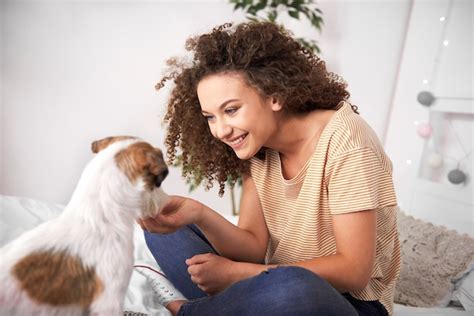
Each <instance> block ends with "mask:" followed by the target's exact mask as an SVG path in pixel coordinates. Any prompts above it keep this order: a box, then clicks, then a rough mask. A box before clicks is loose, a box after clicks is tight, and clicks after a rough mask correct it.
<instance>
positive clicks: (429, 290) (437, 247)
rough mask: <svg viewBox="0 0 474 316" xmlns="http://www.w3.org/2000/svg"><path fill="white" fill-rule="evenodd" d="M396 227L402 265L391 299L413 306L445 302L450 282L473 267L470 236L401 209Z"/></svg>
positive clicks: (450, 285) (471, 239) (452, 282)
mask: <svg viewBox="0 0 474 316" xmlns="http://www.w3.org/2000/svg"><path fill="white" fill-rule="evenodd" d="M398 230H399V233H400V245H401V252H402V266H401V271H400V277H399V280H398V282H397V285H396V288H395V302H396V303H399V304H405V305H410V306H417V307H435V306H437V307H444V306H447V305H448V303H449V301H450V300H451V296H452V293H453V290H454V283H455V282H456V281H457V280H459V279H460V278H461V277H463V276H464V275H465V274H466V273H467V272H469V270H470V269H471V268H472V267H473V264H474V239H473V238H471V237H470V236H468V235H467V234H463V235H460V234H458V233H457V232H455V231H454V230H448V229H446V228H445V227H442V226H435V225H433V224H431V223H427V222H424V221H421V220H418V219H415V218H413V217H412V216H408V215H406V214H405V213H403V212H401V211H399V213H398ZM473 273H474V272H473Z"/></svg>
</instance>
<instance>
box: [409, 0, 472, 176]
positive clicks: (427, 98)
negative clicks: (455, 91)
mask: <svg viewBox="0 0 474 316" xmlns="http://www.w3.org/2000/svg"><path fill="white" fill-rule="evenodd" d="M452 5H453V0H450V1H449V4H448V8H447V14H446V15H445V16H441V17H440V18H439V21H440V22H443V29H442V32H441V37H440V45H439V46H438V50H437V53H436V56H435V59H434V65H433V69H432V72H431V76H430V77H429V78H425V79H423V81H422V82H423V84H424V85H427V86H428V88H433V87H434V83H435V79H436V78H437V76H436V74H437V72H438V68H439V63H440V59H441V54H442V52H443V46H444V47H446V46H448V45H449V40H448V39H446V38H445V35H446V29H447V25H448V22H449V17H450V15H451V10H452ZM445 22H446V23H445ZM439 99H447V100H473V98H464V97H449V96H435V95H434V94H433V93H432V92H430V91H429V90H427V91H421V92H419V93H418V95H417V100H418V102H419V103H420V104H421V105H423V106H425V107H427V108H428V111H429V117H430V119H429V122H427V123H420V122H418V121H415V122H414V125H415V126H416V130H417V133H418V135H419V136H420V137H422V138H424V139H426V140H428V139H429V138H430V137H431V135H432V133H433V126H432V125H431V123H430V121H431V116H432V115H431V114H432V113H431V110H432V109H431V106H432V105H433V104H435V102H436V101H437V100H439ZM447 120H448V122H449V127H450V130H451V132H452V134H453V135H454V137H455V138H456V141H457V143H458V144H459V145H460V147H461V149H462V151H463V153H464V156H463V157H462V158H461V159H456V158H453V157H451V156H447V155H443V154H441V153H440V152H433V153H431V154H430V156H428V158H427V160H426V162H427V163H428V166H429V167H430V168H432V169H439V168H441V167H442V166H443V165H444V161H445V160H446V159H449V160H453V161H455V162H456V168H455V169H453V170H450V171H449V172H448V175H447V178H448V180H449V182H451V183H453V184H462V183H464V182H465V181H466V179H467V175H466V173H465V172H464V171H462V170H461V167H462V166H461V163H462V162H463V161H464V160H465V159H467V158H468V157H469V156H470V155H471V154H472V151H473V150H472V149H471V151H470V152H467V151H466V149H465V148H464V146H463V145H462V142H461V140H460V138H459V137H458V135H457V133H456V131H455V130H454V127H453V125H452V123H451V120H450V119H449V118H448V119H447ZM406 162H407V164H408V165H411V163H412V162H411V160H407V161H406Z"/></svg>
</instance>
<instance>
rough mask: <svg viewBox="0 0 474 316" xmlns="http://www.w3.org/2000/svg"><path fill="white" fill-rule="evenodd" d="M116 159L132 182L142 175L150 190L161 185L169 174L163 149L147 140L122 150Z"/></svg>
mask: <svg viewBox="0 0 474 316" xmlns="http://www.w3.org/2000/svg"><path fill="white" fill-rule="evenodd" d="M115 160H116V162H117V166H118V167H119V169H120V170H122V171H123V172H124V173H125V175H126V176H127V177H128V179H129V180H130V181H131V182H132V183H133V182H135V181H136V180H137V179H138V178H139V177H141V178H142V179H143V181H144V182H145V185H146V187H147V189H148V190H153V189H154V188H155V187H157V186H158V187H159V186H160V185H161V182H162V181H163V180H164V179H165V178H166V176H167V175H168V167H167V166H166V163H165V161H164V159H163V154H162V152H161V150H159V149H157V148H153V147H152V146H151V145H150V144H148V143H145V142H138V143H134V144H132V145H130V146H129V147H127V148H125V149H123V150H121V151H120V152H118V153H117V154H116V155H115Z"/></svg>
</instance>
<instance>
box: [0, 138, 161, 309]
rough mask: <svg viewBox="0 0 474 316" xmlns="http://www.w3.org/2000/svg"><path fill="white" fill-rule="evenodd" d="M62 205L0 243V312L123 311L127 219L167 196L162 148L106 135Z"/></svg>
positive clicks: (129, 265)
mask: <svg viewBox="0 0 474 316" xmlns="http://www.w3.org/2000/svg"><path fill="white" fill-rule="evenodd" d="M92 151H93V152H95V153H98V154H97V155H96V156H95V157H94V158H93V159H92V160H91V161H90V162H89V164H88V165H87V166H86V168H85V169H84V171H83V173H82V176H81V179H80V181H79V183H78V185H77V187H76V189H75V191H74V193H73V195H72V198H71V201H70V202H69V203H68V205H67V206H66V208H65V210H64V212H63V213H62V214H61V215H60V216H59V217H58V218H55V219H53V220H51V221H48V222H45V223H43V224H41V225H39V226H38V227H36V228H35V229H33V230H31V231H28V232H26V233H24V234H23V235H21V236H20V237H19V238H17V239H15V240H13V241H12V242H10V243H8V244H7V245H5V246H4V247H3V248H1V249H0V259H1V260H0V261H1V263H0V315H48V316H51V315H61V316H62V315H104V316H112V315H122V314H123V301H124V297H125V293H126V289H127V287H128V284H129V281H130V277H131V274H132V269H133V226H134V222H135V220H136V219H137V218H143V217H146V216H152V215H154V214H155V213H156V212H157V211H158V210H159V209H160V207H161V205H162V203H163V202H164V200H165V199H166V197H167V195H166V194H165V193H164V192H163V191H162V190H161V188H160V184H161V182H162V181H163V180H164V178H165V177H166V175H167V174H168V169H167V167H166V165H165V162H164V160H163V155H162V153H161V151H160V150H159V149H157V148H154V147H152V146H151V145H149V144H148V143H145V142H143V141H141V140H140V139H138V138H135V137H129V136H119V137H108V138H105V139H102V140H99V141H96V142H94V143H93V144H92Z"/></svg>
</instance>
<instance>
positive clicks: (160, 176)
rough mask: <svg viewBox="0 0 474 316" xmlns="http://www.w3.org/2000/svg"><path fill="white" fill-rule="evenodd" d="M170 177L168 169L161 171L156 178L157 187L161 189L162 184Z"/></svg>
mask: <svg viewBox="0 0 474 316" xmlns="http://www.w3.org/2000/svg"><path fill="white" fill-rule="evenodd" d="M167 175H168V169H164V170H163V171H161V172H160V173H159V174H158V175H157V176H156V181H155V185H156V186H157V187H160V185H161V182H163V181H164V180H165V178H166V176H167Z"/></svg>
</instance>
